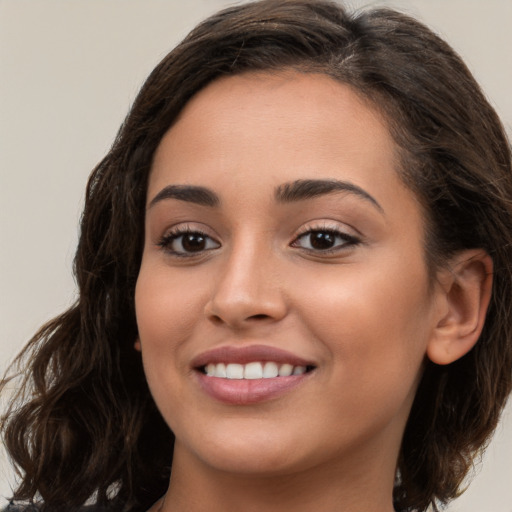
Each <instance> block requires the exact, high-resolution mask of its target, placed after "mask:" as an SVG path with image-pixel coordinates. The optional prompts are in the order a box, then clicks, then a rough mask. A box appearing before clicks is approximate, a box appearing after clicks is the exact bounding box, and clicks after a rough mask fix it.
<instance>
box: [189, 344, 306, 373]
mask: <svg viewBox="0 0 512 512" xmlns="http://www.w3.org/2000/svg"><path fill="white" fill-rule="evenodd" d="M255 361H260V362H267V361H272V362H274V363H281V364H284V363H288V364H291V365H293V366H315V364H314V363H313V362H312V361H309V360H306V359H303V358H302V357H299V356H297V355H295V354H292V353H291V352H287V351H286V350H282V349H280V348H276V347H269V346H267V345H250V346H246V347H237V346H232V345H227V346H222V347H217V348H214V349H212V350H208V351H206V352H203V353H201V354H199V355H198V356H197V357H195V358H194V359H193V360H192V367H194V368H202V367H204V366H206V365H207V364H218V363H238V364H247V363H252V362H255Z"/></svg>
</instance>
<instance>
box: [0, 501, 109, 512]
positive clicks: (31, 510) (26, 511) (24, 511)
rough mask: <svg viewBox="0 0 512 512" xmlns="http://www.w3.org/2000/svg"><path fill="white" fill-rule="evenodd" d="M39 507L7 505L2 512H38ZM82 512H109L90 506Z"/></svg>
mask: <svg viewBox="0 0 512 512" xmlns="http://www.w3.org/2000/svg"><path fill="white" fill-rule="evenodd" d="M38 511H39V507H37V506H36V505H15V504H13V503H10V504H9V505H7V508H4V509H2V511H1V512H38ZM80 512H107V510H106V509H105V508H103V507H99V506H95V505H89V506H87V507H82V508H81V509H80Z"/></svg>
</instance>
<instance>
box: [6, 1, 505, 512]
mask: <svg viewBox="0 0 512 512" xmlns="http://www.w3.org/2000/svg"><path fill="white" fill-rule="evenodd" d="M290 68H292V69H295V70H299V71H301V72H306V73H324V74H326V75H329V76H331V77H333V78H334V79H336V80H338V81H339V82H341V83H344V84H348V85H350V86H351V87H352V88H353V89H354V90H355V91H357V92H358V93H359V94H360V95H361V96H362V97H365V98H366V99H367V100H368V101H370V102H371V104H372V105H373V106H374V107H375V108H378V109H379V110H380V111H381V112H383V113H384V115H385V118H386V119H387V121H388V124H389V127H390V130H391V133H392V135H393V137H394V139H395V141H396V144H397V147H398V148H399V151H400V156H401V165H400V167H401V168H400V169H399V173H400V175H401V176H402V177H403V180H404V182H405V183H406V184H407V185H408V186H409V187H410V188H411V189H412V190H413V191H414V192H415V193H416V195H417V197H418V198H419V200H420V201H421V203H422V205H423V207H424V210H425V217H426V224H427V237H426V238H427V242H426V249H425V250H426V255H427V258H426V259H427V260H428V264H429V267H430V269H431V270H432V271H433V270H435V269H437V268H439V266H440V265H442V264H443V262H445V261H446V259H447V258H448V257H449V256H450V255H453V254H454V253H456V252H457V251H460V250H463V249H468V248H483V249H485V250H486V251H487V252H488V253H489V254H490V255H491V256H492V259H493V262H494V272H495V275H494V287H493V293H492V299H491V304H490V307H489V311H488V314H487V320H486V323H485V327H484V331H483V333H482V335H481V338H480V340H479V342H478V343H477V345H476V346H475V348H474V349H473V350H472V351H471V352H469V353H468V354H467V355H466V356H465V357H463V358H462V359H460V360H458V361H456V362H455V363H453V364H451V365H447V366H436V365H434V364H433V363H427V366H426V369H425V373H424V376H423V380H422V382H421V384H420V387H419V389H418V392H417V397H416V400H415V402H414V405H413V407H412V411H411V414H410V418H409V421H408V424H407V427H406V430H405V434H404V438H403V443H402V447H401V451H400V454H399V461H398V469H397V479H396V485H395V493H394V498H395V506H396V509H397V510H399V511H401V512H406V511H425V510H426V509H427V507H428V506H429V505H433V507H434V510H437V508H436V507H437V506H438V505H439V504H443V503H445V502H447V501H448V500H450V499H451V498H453V497H455V496H457V494H458V489H459V486H460V484H461V481H462V479H463V478H464V476H465V475H466V474H467V472H468V470H469V468H470V467H471V464H472V460H473V458H474V457H475V455H476V454H478V452H479V451H480V450H481V449H482V447H484V446H485V444H486V442H487V441H488V439H489V437H490V435H491V434H492V432H493V431H494V429H495V427H496V425H497V422H498V419H499V416H500V412H501V410H502V408H503V406H504V403H505V401H506V398H507V396H508V395H509V393H510V391H511V386H512V384H511V381H512V340H511V333H512V269H511V262H512V171H511V154H510V146H509V143H508V141H507V138H506V136H505V134H504V131H503V128H502V126H501V124H500V121H499V119H498V117H497V115H496V113H495V112H494V110H493V109H492V107H491V106H490V105H489V103H488V102H487V101H486V99H485V97H484V95H483V94H482V92H481V90H480V89H479V87H478V85H477V84H476V82H475V80H474V79H473V77H472V76H471V74H470V72H469V71H468V69H467V68H466V66H465V65H464V63H463V62H462V61H461V59H460V58H459V57H458V56H457V55H456V54H455V53H454V51H453V50H452V49H451V48H450V47H449V46H448V45H447V44H446V43H445V42H444V41H442V40H441V39H440V38H439V37H437V36H436V35H435V34H434V33H433V32H431V31H430V30H429V29H428V28H426V27H425V26H424V25H422V24H420V23H419V22H417V21H415V20H414V19H411V18H410V17H407V16H405V15H403V14H400V13H397V12H395V11H393V10H388V9H375V10H369V11H360V12H356V13H352V14H350V13H348V12H346V10H345V9H344V8H343V7H341V6H340V5H338V4H336V3H331V2H325V1H314V0H311V1H310V0H284V1H283V0H263V1H260V2H255V3H249V4H244V5H240V6H236V7H232V8H229V9H227V10H224V11H222V12H220V13H218V14H216V15H214V16H212V17H210V18H209V19H207V20H206V21H204V22H203V23H201V24H200V25H199V26H198V27H196V28H195V29H194V30H193V31H192V32H191V33H190V34H189V35H188V36H187V37H186V38H185V40H184V41H183V42H182V43H181V44H179V45H178V46H177V47H176V48H175V49H174V50H173V51H172V52H171V53H169V55H167V56H166V57H165V58H164V59H163V60H162V62H161V63H160V64H159V65H158V66H157V67H156V69H155V70H154V71H153V72H152V73H151V75H150V76H149V78H148V79H147V81H146V83H145V84H144V86H143V87H142V90H141V91H140V94H139V95H138V97H137V98H136V100H135V102H134V104H133V107H132V109H131V111H130V113H129V114H128V116H127V118H126V120H125V122H124V124H123V125H122V127H121V129H120V131H119V133H118V135H117V138H116V140H115V142H114V144H113V146H112V148H111V150H110V151H109V153H108V154H107V156H106V157H105V158H104V159H103V160H102V161H101V162H100V163H99V165H98V166H97V167H96V168H95V169H94V171H93V172H92V175H91V177H90V179H89V183H88V186H87V195H86V202H85V211H84V213H83V217H82V220H81V235H80V241H79V245H78V250H77V253H76V258H75V263H74V272H75V275H76V280H77V283H78V289H79V298H78V300H77V302H76V303H75V304H74V305H73V306H72V307H71V308H70V309H69V310H68V311H66V312H65V313H63V314H62V315H61V316H59V317H57V318H55V319H54V320H52V321H51V322H49V323H48V324H47V325H45V326H44V327H42V329H41V330H40V331H39V332H38V333H37V334H36V335H35V336H34V337H33V338H32V340H31V341H30V342H29V344H28V345H27V347H26V348H25V349H24V351H23V352H22V354H21V355H20V356H19V358H18V360H17V362H18V364H19V365H20V367H22V368H23V370H22V372H23V374H24V376H23V377H21V378H22V383H21V384H20V388H19V389H20V391H19V393H18V397H17V400H14V401H13V402H12V405H11V408H10V410H9V411H8V412H7V414H6V415H5V417H4V419H3V422H2V429H3V435H4V439H5V444H6V446H7V448H8V450H9V453H10V456H11V457H12V459H13V461H14V463H15V465H16V467H17V468H18V471H19V474H20V483H19V487H18V488H17V490H16V491H15V494H14V498H15V499H19V500H29V501H30V500H34V499H35V500H36V501H38V500H41V501H42V502H43V505H42V507H43V510H52V511H53V510H55V511H60V510H66V512H72V511H74V510H76V509H77V508H78V507H79V506H80V505H82V504H83V503H84V502H85V501H86V500H87V499H89V498H90V497H91V496H92V497H93V499H95V500H96V502H97V503H100V504H103V505H106V506H108V507H109V509H112V510H120V511H121V510H122V511H142V510H146V509H147V508H148V507H149V506H150V505H151V504H152V503H153V502H154V501H156V500H157V499H158V498H159V497H160V496H161V495H162V494H164V492H165V491H166V488H167V485H168V481H169V474H170V470H171V465H172V447H173V434H172V433H171V432H170V430H169V429H168V427H167V426H166V424H165V423H164V421H163V419H162V418H161V416H160V415H159V413H158V411H157V409H156V407H155V404H154V402H153V400H152V398H151V395H150V393H149V391H148V387H147V385H146V381H145V378H144V374H143V370H142V364H141V359H140V354H139V353H138V352H136V351H135V350H134V349H133V343H134V340H135V339H136V337H137V325H136V322H135V314H134V288H135V282H136V280H137V274H138V271H139V267H140V262H141V254H142V248H143V229H144V228H143V225H144V212H145V198H146V186H147V181H148V174H149V172H150V169H151V164H152V158H153V155H154V153H155V149H156V148H157V146H158V144H159V142H160V140H161V139H162V136H163V135H164V133H165V132H166V131H167V130H168V129H169V127H171V126H172V125H173V122H174V121H175V120H176V117H177V116H178V114H179V113H180V111H181V110H182V109H183V107H184V105H185V104H186V103H187V101H188V100H189V99H190V98H191V97H192V96H193V95H194V94H196V93H197V92H198V91H199V90H201V89H202V88H203V87H205V86H206V85H207V84H208V83H209V82H211V81H212V80H215V79H216V78H218V77H220V76H226V75H235V74H239V73H243V72H247V71H255V70H266V71H269V72H272V71H273V70H283V69H290ZM6 382H7V379H5V380H4V385H5V383H6Z"/></svg>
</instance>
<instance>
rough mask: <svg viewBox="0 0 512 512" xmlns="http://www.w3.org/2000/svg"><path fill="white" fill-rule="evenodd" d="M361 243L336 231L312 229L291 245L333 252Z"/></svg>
mask: <svg viewBox="0 0 512 512" xmlns="http://www.w3.org/2000/svg"><path fill="white" fill-rule="evenodd" d="M359 243H360V240H359V239H358V238H356V237H354V236H352V235H349V234H347V233H343V232H341V231H338V230H336V229H310V230H308V231H306V232H305V233H303V234H302V235H300V236H298V237H297V238H296V239H295V241H294V242H293V243H292V244H291V245H292V247H301V248H302V249H306V250H308V251H315V252H333V251H337V250H341V249H344V248H347V247H349V246H354V245H357V244H359Z"/></svg>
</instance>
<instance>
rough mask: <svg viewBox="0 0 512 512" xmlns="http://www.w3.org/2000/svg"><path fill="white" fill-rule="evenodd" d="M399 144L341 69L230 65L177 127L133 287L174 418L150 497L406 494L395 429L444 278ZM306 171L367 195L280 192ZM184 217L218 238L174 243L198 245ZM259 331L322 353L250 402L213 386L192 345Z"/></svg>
mask: <svg viewBox="0 0 512 512" xmlns="http://www.w3.org/2000/svg"><path fill="white" fill-rule="evenodd" d="M395 150H396V148H395V145H394V142H393V140H392V139H391V136H390V134H389V131H388V129H387V126H386V124H385V122H384V121H383V119H382V118H381V116H380V115H379V114H378V112H377V111H376V110H375V109H374V108H372V107H371V106H370V105H368V104H367V103H365V102H364V101H363V100H361V98H360V97H359V96H358V95H357V94H356V93H355V92H354V91H353V90H351V89H350V88H349V87H348V86H345V85H342V84H339V83H337V82H335V81H333V80H332V79H330V78H329V77H327V76H323V75H312V74H309V75H308V74H298V73H292V72H286V73H285V72H283V73H279V74H272V75H270V74H264V73H261V74H256V73H251V74H247V75H240V76H235V77H229V78H223V79H220V80H217V81H215V82H213V83H212V84H210V85H209V86H208V87H206V88H205V89H203V90H202V91H201V92H199V93H198V94H197V95H196V96H195V97H194V98H193V99H192V100H191V101H190V102H189V103H188V104H187V105H186V107H185V109H184V110H183V112H182V113H181V115H180V117H179V119H178V121H177V122H176V123H175V125H174V126H173V127H172V128H171V129H170V130H169V131H168V132H167V134H166V135H165V137H164V138H163V140H162V141H161V144H160V146H159V148H158V150H157V152H156V155H155V159H154V164H153V168H152V171H151V175H150V180H149V187H148V195H147V200H148V209H147V214H146V240H145V248H144V253H143V259H142V265H141V269H140V275H139V278H138V282H137V287H136V314H137V322H138V327H139V336H140V338H139V342H138V346H139V347H140V348H141V350H142V356H143V362H144V368H145V372H146V375H147V379H148V383H149V386H150V389H151V392H152V394H153V396H154V399H155V401H156V403H157V405H158V407H159V409H160V411H161V413H162V415H163V417H164V419H165V420H166V422H167V423H168V425H169V426H170V428H171V429H172V430H173V432H174V433H175V435H176V446H175V455H174V461H173V472H172V477H171V482H170V486H169V491H168V493H167V497H166V499H165V501H161V502H159V503H158V504H156V505H155V507H154V508H153V509H152V510H164V511H171V510H172V511H175V512H176V511H185V510H186V511H188V512H190V511H192V512H193V511H203V510H210V511H223V512H230V511H233V512H234V511H240V510H243V511H253V510H254V511H256V510H259V511H260V510H265V511H274V510H275V511H277V510H280V511H282V510H283V509H284V507H293V510H294V511H306V510H307V511H310V510H312V509H313V508H314V509H317V510H322V511H323V512H330V511H340V510H343V511H350V512H367V511H368V510H372V511H373V512H391V511H392V510H393V507H392V488H393V482H394V477H395V468H396V460H397V456H398V451H399V446H400V440H401V437H402V435H403V430H404V427H405V423H406V420H407V416H408V413H409V411H410V408H411V405H412V401H413V398H414V394H415V391H416V388H417V385H418V381H419V379H420V376H421V372H422V367H423V363H424V360H425V357H426V354H427V351H428V350H433V349H432V346H433V345H435V342H436V340H438V338H439V335H438V331H439V326H440V325H441V324H442V323H443V321H444V322H446V318H448V316H447V311H448V306H449V300H448V299H447V293H446V290H447V289H448V288H449V285H445V286H441V285H440V284H437V283H436V284H435V285H434V286H433V287H431V286H429V277H428V274H427V267H426V264H425V254H424V219H423V214H422V211H421V208H420V206H419V204H418V202H417V200H416V198H415V196H414V194H413V193H412V192H411V191H410V190H409V189H407V188H406V187H405V186H404V185H403V184H402V182H401V180H400V178H399V176H398V174H397V163H396V162H397V158H396V153H395ZM299 179H323V180H324V179H330V180H333V179H335V180H341V181H343V182H348V183H350V184H352V185H355V186H357V187H360V188H361V189H362V190H364V191H365V193H367V194H368V195H369V196H371V198H373V200H374V201H373V200H370V199H368V198H367V197H363V196H362V195H360V194H356V193H353V192H347V191H338V192H331V193H328V194H323V195H319V196H317V197H314V198H310V199H302V200H299V201H293V202H287V203H283V202H280V201H276V199H275V189H276V187H279V186H282V185H283V184H284V183H289V182H294V181H295V180H299ZM169 185H196V186H201V187H207V188H208V189H210V190H211V191H213V192H214V193H215V194H216V195H217V196H218V198H219V200H220V204H219V205H217V206H204V205H199V204H195V203H193V202H190V201H183V200H180V199H176V198H166V199H161V200H157V201H155V200H154V199H155V197H156V196H157V195H158V194H159V193H160V192H161V191H162V190H163V189H164V188H165V187H167V186H169ZM377 203H378V204H377ZM184 225H186V226H187V228H188V229H189V230H192V231H194V230H199V231H200V232H202V233H204V234H205V235H206V236H207V238H206V240H207V241H208V243H207V245H206V246H205V250H201V251H199V252H195V253H190V252H189V253H188V254H189V255H188V256H178V255H177V254H175V253H174V252H173V251H181V252H186V251H184V249H183V245H182V238H179V236H176V237H175V238H174V239H172V232H173V230H174V229H175V228H176V227H183V226H184ZM326 229H328V230H331V231H335V230H337V231H339V232H340V233H341V235H339V236H337V237H336V238H335V245H336V247H335V249H334V250H333V251H331V252H326V251H322V250H315V249H312V248H311V245H310V238H309V235H307V234H305V233H306V232H307V231H308V230H315V232H316V233H318V232H322V233H323V232H325V230H326ZM170 233H171V235H170ZM343 234H348V235H349V236H350V237H352V238H350V241H348V242H347V240H345V239H344V238H343V236H344V235H343ZM163 237H167V238H166V244H164V246H162V238H163ZM353 238H356V239H357V240H358V241H357V242H356V243H354V240H353ZM169 240H171V241H169ZM443 319H444V320H443ZM254 344H259V345H266V346H271V347H278V348H280V349H284V350H287V351H289V352H291V353H293V354H296V355H297V356H299V357H302V358H304V359H307V360H308V361H313V362H314V365H315V369H314V371H313V372H311V373H310V374H308V376H307V378H306V379H304V380H303V381H302V382H301V384H300V385H298V386H297V387H295V388H293V389H291V390H289V391H288V392H286V393H284V394H281V395H279V396H277V397H275V398H273V399H271V400H266V401H263V402H260V403H255V404H250V405H233V404H226V403H222V402H220V401H218V400H216V399H214V398H212V397H211V396H209V395H208V394H207V393H205V392H204V391H203V390H202V388H201V387H200V386H199V385H198V381H197V378H196V377H197V372H196V370H195V369H194V368H193V367H192V366H191V364H192V360H193V359H194V358H195V357H197V356H198V355H199V354H201V353H203V352H205V351H207V350H210V349H213V348H216V347H220V346H250V345H254ZM434 351H435V349H434ZM198 489H200V492H198Z"/></svg>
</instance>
